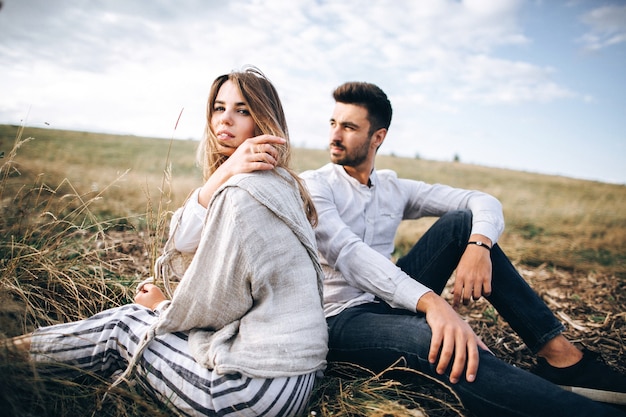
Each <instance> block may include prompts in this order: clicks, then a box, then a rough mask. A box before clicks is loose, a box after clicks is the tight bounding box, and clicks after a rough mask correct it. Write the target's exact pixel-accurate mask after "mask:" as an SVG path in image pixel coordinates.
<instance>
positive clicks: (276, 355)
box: [14, 68, 327, 416]
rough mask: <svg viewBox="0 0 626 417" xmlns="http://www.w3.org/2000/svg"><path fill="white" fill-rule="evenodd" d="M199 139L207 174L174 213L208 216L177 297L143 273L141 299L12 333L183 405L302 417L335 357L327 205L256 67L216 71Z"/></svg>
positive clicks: (38, 357)
mask: <svg viewBox="0 0 626 417" xmlns="http://www.w3.org/2000/svg"><path fill="white" fill-rule="evenodd" d="M199 149H200V150H199V155H200V156H201V157H202V162H203V166H204V174H205V183H204V185H203V186H202V187H201V188H199V189H198V190H197V191H196V192H195V193H194V194H193V195H192V197H191V198H190V199H189V200H188V202H187V203H186V204H185V210H183V211H179V212H178V213H177V218H178V217H180V218H181V219H183V218H184V219H185V220H187V221H188V222H187V223H193V222H194V221H195V222H197V223H198V224H199V225H201V227H199V228H198V227H197V225H196V228H193V227H192V228H191V229H192V230H193V238H192V239H191V240H193V241H194V242H195V246H197V248H194V252H195V253H194V256H193V259H192V261H191V264H190V265H189V267H188V268H187V270H186V271H185V274H184V277H183V279H182V280H181V282H180V283H179V284H178V287H177V288H176V291H175V292H174V296H173V298H172V300H171V301H169V300H166V299H165V297H164V295H163V293H162V292H161V291H160V289H159V288H158V287H156V286H155V285H152V284H145V285H143V286H142V288H141V289H140V291H139V293H138V294H137V296H136V298H135V301H136V302H137V304H131V305H128V306H122V307H117V308H113V309H111V310H107V311H104V312H102V313H99V314H97V315H95V316H93V317H90V318H89V319H86V320H83V321H80V322H75V323H68V324H61V325H56V326H51V327H46V328H41V329H38V330H36V331H35V332H34V333H33V334H31V335H28V336H24V337H21V338H18V339H14V343H15V345H16V346H17V347H20V348H22V349H25V350H29V352H30V358H31V359H32V360H34V361H37V362H60V363H67V364H71V365H74V366H76V367H80V368H82V369H85V370H90V371H98V372H100V373H101V374H104V375H112V374H114V373H115V372H119V370H125V371H124V374H123V378H124V379H127V378H129V377H134V378H136V380H137V381H138V382H139V383H141V384H142V385H143V386H144V387H145V388H146V389H147V390H148V391H149V392H150V393H152V394H153V395H155V396H156V397H157V398H158V399H160V400H161V401H163V402H164V403H166V404H168V405H169V406H171V407H172V408H173V411H175V412H177V413H178V414H181V415H237V416H256V415H276V416H278V415H280V416H291V415H297V414H299V413H301V412H302V411H303V409H304V408H305V406H306V403H307V400H308V398H309V396H310V393H311V390H312V387H313V384H314V381H315V377H316V374H317V373H318V372H319V371H320V370H322V369H323V368H324V367H325V364H326V362H325V357H326V353H327V332H326V323H325V320H324V315H323V311H322V304H321V277H322V274H321V268H320V266H319V262H318V260H317V248H316V246H315V238H314V234H313V231H312V228H311V224H313V223H315V220H316V213H315V210H314V208H313V205H312V202H311V200H310V197H309V196H308V193H307V192H306V190H305V189H304V188H303V187H302V185H301V183H300V181H299V180H298V178H297V176H296V175H295V173H293V172H292V171H291V170H290V169H289V168H288V163H289V155H290V148H289V142H288V133H287V126H286V122H285V117H284V113H283V110H282V105H281V102H280V100H279V98H278V95H277V93H276V90H275V88H274V87H273V85H272V84H271V83H270V82H269V80H268V79H267V78H265V76H264V75H263V74H262V73H261V72H260V71H259V70H257V69H255V68H247V69H244V70H242V71H240V72H233V73H230V74H226V75H223V76H220V77H218V78H217V79H216V80H215V81H214V83H213V85H212V87H211V92H210V95H209V99H208V106H207V125H206V129H205V135H204V139H203V141H202V143H201V146H200V148H199ZM205 207H206V209H205ZM187 209H189V210H187ZM181 212H182V213H184V216H182V215H181ZM187 212H189V213H187ZM198 213H204V214H201V215H200V216H199V217H198V216H197V214H198ZM194 216H195V217H194ZM194 219H195V220H194ZM185 224H186V223H185V222H183V221H181V226H183V227H181V226H179V227H174V228H173V230H174V229H175V230H176V236H182V237H184V236H185V233H186V232H185V227H184V225H185ZM198 229H200V230H201V232H200V238H199V240H198V235H197V230H198ZM173 230H172V232H173ZM172 232H171V233H172ZM121 380H122V377H120V379H118V380H117V381H121Z"/></svg>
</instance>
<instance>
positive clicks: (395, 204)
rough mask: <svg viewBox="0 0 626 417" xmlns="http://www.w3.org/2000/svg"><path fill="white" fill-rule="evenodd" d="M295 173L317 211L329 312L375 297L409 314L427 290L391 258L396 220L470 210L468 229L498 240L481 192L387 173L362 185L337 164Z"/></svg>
mask: <svg viewBox="0 0 626 417" xmlns="http://www.w3.org/2000/svg"><path fill="white" fill-rule="evenodd" d="M301 176H302V178H303V179H304V180H305V182H306V185H307V187H308V189H309V191H310V192H311V195H312V197H313V201H314V203H315V207H316V209H317V212H318V216H319V223H318V226H317V227H316V229H315V234H316V239H317V244H318V249H319V251H320V255H321V258H322V259H321V261H322V267H323V269H324V274H325V279H324V312H325V314H326V316H327V317H329V316H333V315H336V314H338V313H340V312H341V311H343V310H345V309H346V308H348V307H352V306H356V305H359V304H363V303H367V302H372V301H374V299H375V297H376V296H377V297H379V298H380V299H382V300H384V301H386V302H387V303H388V304H389V305H391V306H392V307H395V308H404V309H407V310H411V311H415V309H416V306H417V302H418V301H419V299H420V297H421V296H422V295H424V294H425V293H426V292H428V291H430V289H429V288H427V287H426V286H424V285H422V284H420V283H419V282H417V281H415V280H414V279H412V278H411V277H410V276H408V275H407V274H406V273H404V272H403V271H402V270H401V269H400V268H398V267H397V266H396V265H395V264H394V263H393V262H392V261H391V254H392V252H393V250H394V238H395V235H396V232H397V229H398V227H399V225H400V222H401V221H402V220H405V219H419V218H421V217H429V216H433V217H439V216H441V215H443V214H445V213H446V212H448V211H451V210H458V209H470V210H471V211H472V214H473V225H472V233H477V234H482V235H485V236H487V237H488V238H489V239H491V241H492V242H493V243H496V242H497V240H498V238H499V237H500V235H501V233H502V231H503V230H504V217H503V214H502V206H501V204H500V202H499V201H498V200H497V199H496V198H494V197H492V196H490V195H489V194H485V193H482V192H479V191H472V190H463V189H459V188H453V187H449V186H446V185H440V184H434V185H431V184H426V183H424V182H421V181H415V180H408V179H400V178H398V177H397V174H396V173H395V172H393V171H391V170H380V171H373V172H372V174H371V176H370V184H369V186H368V185H363V184H361V183H359V182H358V181H357V180H356V179H355V178H352V177H351V176H350V175H348V174H347V173H346V171H345V170H344V168H343V167H342V166H340V165H335V164H327V165H325V166H323V167H322V168H319V169H317V170H314V171H306V172H304V173H302V175H301Z"/></svg>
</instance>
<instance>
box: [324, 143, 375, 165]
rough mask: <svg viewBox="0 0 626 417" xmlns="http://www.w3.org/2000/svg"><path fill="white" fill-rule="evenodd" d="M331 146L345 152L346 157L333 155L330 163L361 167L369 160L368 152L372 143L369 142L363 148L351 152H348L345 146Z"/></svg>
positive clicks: (336, 144) (335, 144) (334, 144)
mask: <svg viewBox="0 0 626 417" xmlns="http://www.w3.org/2000/svg"><path fill="white" fill-rule="evenodd" d="M331 145H332V146H334V147H336V148H340V149H342V150H343V151H344V155H343V156H341V157H339V156H335V155H333V154H332V153H331V155H330V161H331V162H332V163H334V164H337V165H342V166H357V165H361V164H362V163H363V161H365V160H366V159H367V152H368V150H369V145H370V143H369V141H367V142H366V143H364V144H363V145H362V146H360V147H358V148H355V149H353V150H352V151H351V152H348V151H347V150H346V148H345V147H344V146H342V145H340V144H338V143H331Z"/></svg>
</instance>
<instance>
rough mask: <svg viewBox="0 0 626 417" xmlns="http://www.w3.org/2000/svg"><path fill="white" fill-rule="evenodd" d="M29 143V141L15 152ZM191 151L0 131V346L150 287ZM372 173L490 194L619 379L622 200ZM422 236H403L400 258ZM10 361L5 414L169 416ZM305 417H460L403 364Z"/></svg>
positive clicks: (510, 344) (504, 344)
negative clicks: (140, 286) (2, 340)
mask: <svg viewBox="0 0 626 417" xmlns="http://www.w3.org/2000/svg"><path fill="white" fill-rule="evenodd" d="M25 133H27V134H28V136H32V137H35V138H36V139H35V140H30V139H27V138H24V139H23V137H24V136H25ZM195 146H196V143H195V142H190V141H174V142H168V141H163V140H155V139H149V138H135V137H119V136H114V135H99V134H92V133H85V132H62V131H52V130H46V129H34V130H27V131H26V132H25V131H23V130H21V129H20V128H17V127H10V126H0V152H4V156H3V157H2V159H0V211H1V213H0V326H1V327H0V333H1V335H0V336H4V337H9V336H14V335H18V334H22V333H24V332H28V331H31V330H32V329H34V328H35V327H37V326H41V325H48V324H54V323H58V322H66V321H70V320H76V319H81V318H84V317H87V316H90V315H92V314H94V313H95V312H98V311H101V310H103V309H106V308H109V307H112V306H116V305H121V304H125V303H128V302H131V297H130V296H129V288H132V287H133V285H134V284H135V283H136V282H137V281H139V280H140V279H143V278H144V277H146V276H147V275H149V274H150V273H151V272H150V271H151V267H152V264H153V262H154V259H155V257H156V255H157V254H158V252H159V250H160V248H161V246H162V244H163V236H164V234H165V233H166V229H167V221H168V219H169V214H170V210H171V209H172V208H175V207H178V206H180V205H181V204H182V202H183V201H184V199H185V198H186V196H187V194H188V192H189V191H190V190H191V189H193V188H195V187H196V186H197V185H198V184H200V173H199V170H198V169H197V168H196V167H195V166H194V164H193V154H194V150H195ZM326 160H327V153H326V152H325V151H321V150H320V151H317V150H296V152H295V158H294V163H295V166H296V169H297V170H298V171H303V170H305V169H311V168H316V167H318V166H321V165H322V164H323V163H325V162H326ZM377 164H378V167H379V168H385V167H390V168H393V169H395V170H396V171H398V172H399V174H400V175H401V176H405V177H411V178H419V179H422V180H424V181H427V182H441V183H448V184H451V185H455V186H459V187H463V188H475V189H482V190H485V191H488V192H490V193H492V194H494V195H496V196H497V197H498V198H499V199H500V200H501V201H502V202H503V205H504V207H505V211H506V213H505V214H506V217H507V220H508V224H507V233H506V235H505V237H503V239H502V241H501V243H502V245H503V246H504V247H506V248H507V251H508V252H509V253H510V254H512V258H513V260H514V261H515V262H516V264H517V265H518V268H519V269H520V271H521V272H522V274H523V275H524V277H525V278H526V279H527V280H528V281H529V283H530V284H531V286H532V287H533V288H534V289H535V290H536V291H537V292H538V293H539V294H540V295H541V296H542V297H543V298H544V299H545V300H546V302H547V303H548V305H549V306H550V307H551V308H553V309H554V311H555V312H556V313H557V314H558V316H559V317H560V318H561V319H562V320H563V321H564V322H565V323H566V324H567V326H568V330H567V335H568V336H569V337H570V338H571V339H573V340H576V341H579V342H581V343H584V344H586V345H588V346H590V347H592V349H594V350H597V351H600V352H602V353H603V355H604V356H605V357H606V358H607V360H608V361H609V363H611V364H613V365H614V366H616V367H618V368H620V369H622V370H626V359H625V358H626V355H625V354H624V353H625V352H624V347H625V345H626V344H625V343H624V334H623V330H622V329H623V328H626V326H625V325H626V323H625V321H626V314H625V313H624V312H623V306H624V305H626V262H625V258H626V213H624V212H623V210H622V209H621V208H622V207H623V206H624V203H626V187H624V186H619V185H612V184H603V183H596V182H590V181H580V180H573V179H568V178H562V177H549V176H541V175H536V174H529V173H520V172H514V171H507V170H496V169H488V168H484V167H476V166H471V165H464V164H458V163H456V164H454V163H444V162H434V161H422V160H415V159H406V158H394V157H390V156H380V157H379V160H378V162H377ZM431 222H432V219H423V220H420V221H417V222H406V224H404V225H403V226H402V228H401V230H400V232H399V234H398V237H397V240H396V244H397V252H398V254H402V253H403V252H404V251H406V249H407V248H408V247H410V245H412V243H413V242H414V240H415V239H417V237H418V236H419V235H420V234H421V233H423V231H424V230H426V228H427V227H428V226H429V224H430V223H431ZM451 283H452V282H451ZM444 295H446V296H448V295H447V293H444ZM460 314H462V315H463V316H464V317H465V318H466V319H467V320H468V321H469V322H470V323H471V325H472V326H473V328H474V329H475V330H476V332H477V333H478V334H479V335H480V336H481V337H482V338H483V339H484V340H485V341H486V342H487V343H488V345H490V347H492V349H493V350H494V352H495V353H496V354H498V355H499V356H500V357H502V358H503V359H505V360H506V361H508V362H510V363H514V364H516V365H517V366H520V367H522V368H528V367H529V366H531V365H532V362H533V358H532V357H531V355H530V352H528V351H527V349H526V348H525V347H524V345H523V343H522V342H521V340H519V338H518V337H517V336H516V335H515V334H514V333H513V332H512V331H511V330H510V328H509V327H508V325H507V324H506V323H504V322H503V321H502V320H501V319H500V318H499V316H498V315H497V313H496V312H495V311H494V310H493V309H492V308H491V307H490V306H489V305H488V304H487V303H484V302H477V303H475V304H474V305H472V306H469V307H464V308H462V309H461V310H460ZM9 353H10V352H7V351H6V350H3V351H2V355H3V356H2V357H1V358H0V368H1V369H0V373H1V374H2V375H3V377H2V378H1V379H0V415H2V413H5V414H4V415H23V416H31V415H32V416H61V415H97V416H116V417H120V416H140V415H157V416H158V415H167V411H166V410H164V409H163V407H162V406H159V405H157V404H155V403H154V402H152V401H151V399H150V398H149V397H147V396H146V395H145V394H144V393H142V392H141V391H140V390H139V389H138V388H136V387H125V386H122V387H121V389H119V390H116V391H114V392H113V395H110V396H109V397H108V399H107V401H106V402H105V403H104V404H100V400H101V398H102V393H103V389H105V387H106V386H107V384H108V381H101V380H99V379H98V378H97V377H96V376H93V375H83V376H82V377H80V378H79V379H77V380H71V381H70V380H58V379H49V378H48V379H47V378H46V377H45V375H44V374H41V373H40V372H39V370H38V369H35V368H33V367H31V366H30V365H28V364H27V363H25V362H23V361H20V360H15V357H13V356H11V355H9ZM309 412H314V413H315V414H316V415H318V416H334V417H344V416H360V415H368V416H422V415H423V416H465V417H469V416H470V414H469V413H468V412H467V411H466V410H463V408H462V406H461V405H460V403H459V401H458V399H456V398H455V397H454V395H452V393H451V392H449V391H448V390H447V389H445V388H444V387H442V386H441V385H439V384H438V383H436V382H434V381H432V380H430V379H429V378H428V377H426V376H424V375H421V374H419V373H416V372H414V371H410V370H408V369H404V368H402V366H401V364H396V366H394V367H392V368H390V369H388V370H387V371H385V372H383V373H381V374H376V375H374V374H371V373H370V372H368V371H366V370H364V369H360V368H358V367H355V366H352V365H349V364H335V365H333V366H332V367H331V368H329V372H328V373H327V376H326V378H325V379H324V380H323V382H322V384H320V385H319V387H318V388H317V390H316V393H315V396H314V398H313V400H312V402H311V404H310V409H309Z"/></svg>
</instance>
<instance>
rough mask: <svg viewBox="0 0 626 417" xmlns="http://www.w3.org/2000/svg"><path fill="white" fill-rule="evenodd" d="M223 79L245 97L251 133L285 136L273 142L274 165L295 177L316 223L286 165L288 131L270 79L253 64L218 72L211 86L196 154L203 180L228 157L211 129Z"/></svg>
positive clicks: (311, 219) (288, 158) (312, 219)
mask: <svg viewBox="0 0 626 417" xmlns="http://www.w3.org/2000/svg"><path fill="white" fill-rule="evenodd" d="M226 81H231V82H233V83H234V84H235V85H236V86H237V88H238V89H239V92H240V93H241V96H242V97H243V99H244V100H245V102H246V104H247V106H248V110H249V111H250V115H251V116H252V119H253V120H254V124H255V132H254V135H255V136H258V135H263V134H266V135H273V136H278V137H281V138H284V139H286V141H287V142H285V144H283V145H273V146H274V147H275V148H276V149H277V150H278V157H277V158H276V159H277V163H276V166H277V167H281V168H284V169H285V170H286V171H287V172H289V174H290V175H291V176H292V177H293V178H294V179H295V181H296V183H297V184H298V188H299V191H300V196H301V197H302V201H303V203H304V210H305V212H306V215H307V218H308V219H309V222H310V223H311V224H312V225H314V226H315V225H316V224H317V211H316V210H315V206H314V205H313V201H312V200H311V196H310V194H309V192H308V191H307V189H306V187H305V186H304V183H303V182H302V180H301V179H300V177H299V176H298V174H297V173H296V172H295V171H294V170H293V169H292V168H291V166H290V164H291V145H290V142H289V132H288V130H287V120H286V118H285V113H284V111H283V106H282V104H281V101H280V98H279V97H278V92H277V91H276V89H275V88H274V85H273V84H272V83H271V82H270V80H269V79H268V78H267V77H266V76H265V75H264V74H263V73H262V72H261V71H260V70H259V69H258V68H256V67H253V66H248V67H244V68H243V69H241V70H240V71H233V72H231V73H229V74H224V75H220V76H219V77H217V78H216V79H215V81H213V85H211V90H210V92H209V98H208V100H207V109H206V117H207V123H206V127H205V128H204V136H203V137H202V141H201V142H200V146H198V152H197V155H196V158H197V160H198V164H199V165H200V166H201V167H202V173H203V176H204V180H205V181H206V180H207V179H208V178H209V177H210V176H211V175H212V174H213V173H214V172H215V170H216V169H217V168H219V167H220V165H222V164H223V163H224V161H226V159H228V156H225V155H224V154H222V153H221V152H220V151H219V149H218V146H217V143H218V142H217V137H216V136H215V132H213V129H212V128H211V118H212V116H213V104H214V103H215V100H216V97H217V93H218V92H219V90H220V88H221V87H222V85H223V84H224V83H225V82H226Z"/></svg>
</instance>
